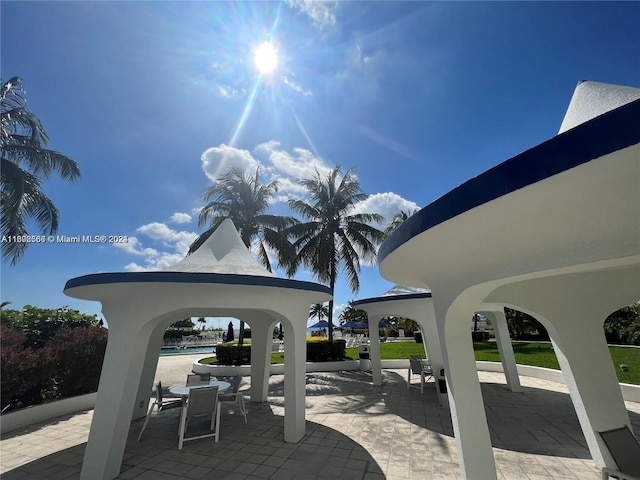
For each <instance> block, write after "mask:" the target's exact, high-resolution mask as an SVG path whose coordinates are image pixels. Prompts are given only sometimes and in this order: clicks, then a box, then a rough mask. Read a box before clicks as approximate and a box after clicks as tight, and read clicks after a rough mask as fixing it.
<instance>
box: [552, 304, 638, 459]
mask: <svg viewBox="0 0 640 480" xmlns="http://www.w3.org/2000/svg"><path fill="white" fill-rule="evenodd" d="M585 310H586V309H585ZM588 316H589V313H588V312H586V311H582V312H580V315H577V316H575V317H574V319H575V320H574V321H573V322H567V321H566V320H567V319H566V317H565V318H563V322H562V323H561V324H557V325H555V326H553V327H550V328H548V331H549V335H550V336H551V341H552V342H553V346H554V349H555V352H556V356H557V358H558V363H559V364H560V368H561V369H562V373H563V375H564V378H565V382H566V384H567V387H568V389H569V394H570V395H571V399H572V400H573V404H574V406H575V409H576V414H577V416H578V420H579V421H580V426H581V427H582V432H583V433H584V437H585V440H586V441H587V445H588V447H589V451H590V452H591V456H592V457H593V460H594V461H595V462H596V464H597V465H598V466H600V467H603V466H605V465H607V466H610V467H614V466H615V465H614V463H613V462H612V459H611V457H610V456H609V453H608V450H607V449H606V448H605V447H604V445H601V444H600V439H599V438H598V436H597V435H596V433H595V432H597V431H602V430H608V429H611V428H616V427H620V426H622V425H628V426H629V428H631V422H630V421H629V414H628V412H627V409H626V407H625V405H624V399H623V397H622V392H621V391H620V385H619V384H618V378H617V375H616V371H615V366H614V365H613V362H612V361H611V354H610V352H609V348H608V346H607V342H606V338H605V335H604V329H603V328H602V320H603V319H592V318H588ZM585 317H586V318H585ZM632 430H633V429H632Z"/></svg>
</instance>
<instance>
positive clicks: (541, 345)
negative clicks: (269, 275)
mask: <svg viewBox="0 0 640 480" xmlns="http://www.w3.org/2000/svg"><path fill="white" fill-rule="evenodd" d="M473 348H474V350H475V354H476V360H479V361H487V362H499V361H500V355H499V354H498V346H497V345H496V343H495V342H474V343H473ZM609 352H610V353H611V359H612V361H613V365H614V367H615V370H616V373H617V374H618V381H620V382H624V383H631V384H634V385H640V348H628V347H612V346H610V347H609ZM346 353H347V357H348V358H349V359H351V360H357V359H358V358H359V357H358V347H351V348H347V350H346ZM513 353H514V354H515V357H516V363H519V364H520V365H532V366H534V367H544V368H552V369H554V370H559V369H560V365H559V364H558V359H557V358H556V354H555V352H554V351H553V347H552V346H551V343H548V342H514V343H513ZM411 355H420V356H422V357H424V346H423V345H422V344H421V343H415V342H387V343H381V344H380V357H381V358H382V360H392V359H397V358H409V357H410V356H411ZM200 362H201V363H205V364H208V365H210V364H213V363H215V362H216V358H215V357H208V358H206V359H203V360H201V361H200ZM271 363H272V364H282V363H284V354H283V353H282V352H277V353H272V354H271ZM621 364H626V365H628V366H629V372H628V373H624V372H623V371H622V370H620V365H621Z"/></svg>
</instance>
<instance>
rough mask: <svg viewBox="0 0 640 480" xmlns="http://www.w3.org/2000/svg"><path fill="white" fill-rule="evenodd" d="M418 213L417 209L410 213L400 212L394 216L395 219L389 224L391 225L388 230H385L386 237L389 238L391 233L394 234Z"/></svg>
mask: <svg viewBox="0 0 640 480" xmlns="http://www.w3.org/2000/svg"><path fill="white" fill-rule="evenodd" d="M417 212H418V209H417V208H415V209H413V210H412V211H410V212H405V211H404V210H400V211H399V212H398V213H396V214H395V215H394V216H393V218H392V219H391V221H390V222H389V225H387V228H385V229H384V234H385V235H386V236H389V235H390V234H391V232H393V231H394V230H395V229H396V228H398V227H399V226H400V225H402V224H403V223H404V222H405V221H406V220H407V219H408V218H409V217H410V216H412V215H414V214H415V213H417Z"/></svg>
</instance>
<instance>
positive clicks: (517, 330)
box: [504, 307, 549, 340]
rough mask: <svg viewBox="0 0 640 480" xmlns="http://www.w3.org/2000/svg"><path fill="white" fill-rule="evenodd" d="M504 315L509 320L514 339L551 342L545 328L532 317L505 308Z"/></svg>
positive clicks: (508, 323)
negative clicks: (533, 339)
mask: <svg viewBox="0 0 640 480" xmlns="http://www.w3.org/2000/svg"><path fill="white" fill-rule="evenodd" d="M504 314H505V317H506V319H507V326H508V327H509V333H510V334H511V336H512V337H513V338H516V339H520V340H524V339H532V338H535V339H541V340H549V334H548V333H547V330H546V329H545V328H544V326H543V325H542V324H541V323H540V322H539V321H538V320H536V319H535V318H533V317H532V316H531V315H528V314H526V313H524V312H520V311H518V310H514V309H512V308H507V307H505V309H504Z"/></svg>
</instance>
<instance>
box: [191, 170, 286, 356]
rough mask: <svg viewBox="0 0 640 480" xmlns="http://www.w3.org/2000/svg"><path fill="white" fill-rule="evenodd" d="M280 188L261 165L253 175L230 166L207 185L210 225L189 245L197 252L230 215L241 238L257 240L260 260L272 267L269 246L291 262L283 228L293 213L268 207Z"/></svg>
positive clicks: (203, 220)
mask: <svg viewBox="0 0 640 480" xmlns="http://www.w3.org/2000/svg"><path fill="white" fill-rule="evenodd" d="M277 191H278V182H276V181H274V182H271V183H269V184H267V185H263V184H262V183H261V182H260V169H259V168H258V169H256V172H255V175H253V176H251V175H249V174H248V173H247V172H245V170H243V169H242V168H238V167H230V168H229V169H227V170H226V171H225V172H224V173H223V174H222V175H220V176H219V177H218V178H217V179H216V183H215V184H214V185H212V186H210V187H207V188H206V189H205V191H204V195H203V199H204V201H205V202H208V203H207V204H206V205H205V206H204V208H203V209H202V210H201V211H200V218H199V222H198V223H199V226H201V227H202V226H204V225H206V224H209V229H208V230H206V231H205V232H204V233H203V234H202V235H200V236H199V237H198V238H197V239H196V241H195V242H193V244H191V246H190V248H189V253H193V252H195V251H196V250H197V249H198V248H199V247H200V245H202V244H203V243H204V242H205V241H206V240H207V238H209V237H210V236H211V234H212V233H213V232H214V231H215V230H216V228H218V227H219V226H220V224H221V223H222V222H223V221H224V220H225V219H227V218H230V219H231V220H232V221H233V224H234V225H235V227H236V229H237V230H238V233H239V234H240V238H242V241H243V243H244V244H245V246H246V247H247V248H248V249H251V245H252V242H254V241H256V252H257V256H258V260H259V261H260V262H261V263H262V265H264V267H265V268H266V269H267V270H269V271H271V261H270V260H269V256H268V254H267V248H269V249H271V250H272V251H274V252H275V253H276V255H277V256H278V262H279V263H280V264H283V263H288V262H290V261H291V260H290V257H291V256H292V255H293V253H294V252H293V250H292V249H291V245H290V244H289V242H288V241H287V237H286V235H283V234H282V233H281V232H282V231H283V230H284V229H286V228H287V227H289V226H291V225H293V224H294V223H295V222H296V219H295V218H293V217H286V216H279V215H270V214H267V213H266V211H267V209H268V207H269V202H270V201H271V199H272V198H273V195H274V193H276V192H277ZM243 338H244V322H242V321H241V322H240V332H239V334H238V344H239V345H242V342H243Z"/></svg>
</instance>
